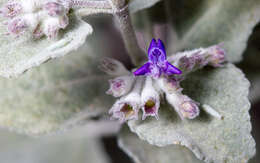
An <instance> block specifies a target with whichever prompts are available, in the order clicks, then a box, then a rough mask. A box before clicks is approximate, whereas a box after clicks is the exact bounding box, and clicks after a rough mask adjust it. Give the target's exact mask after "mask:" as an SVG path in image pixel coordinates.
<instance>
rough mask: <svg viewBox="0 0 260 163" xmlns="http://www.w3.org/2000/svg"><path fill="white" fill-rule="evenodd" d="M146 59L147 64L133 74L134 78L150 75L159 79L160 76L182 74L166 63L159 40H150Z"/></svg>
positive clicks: (162, 46) (164, 52)
mask: <svg viewBox="0 0 260 163" xmlns="http://www.w3.org/2000/svg"><path fill="white" fill-rule="evenodd" d="M148 59H149V61H148V62H146V63H145V64H144V65H143V66H142V67H140V68H139V69H137V70H136V71H135V72H134V75H135V76H140V75H150V76H152V77H153V78H159V77H160V76H161V75H162V74H165V75H173V74H181V73H182V72H181V70H179V69H178V68H176V67H174V66H173V65H172V64H170V63H169V62H168V61H167V59H166V51H165V48H164V45H163V42H162V41H161V40H160V39H158V41H156V40H155V39H152V41H151V43H150V47H149V48H148Z"/></svg>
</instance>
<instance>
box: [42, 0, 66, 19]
mask: <svg viewBox="0 0 260 163" xmlns="http://www.w3.org/2000/svg"><path fill="white" fill-rule="evenodd" d="M43 8H44V9H45V10H46V11H47V12H48V15H50V16H63V15H65V14H66V12H67V11H66V9H65V8H64V6H63V5H62V4H60V3H57V2H47V3H46V4H45V5H44V7H43Z"/></svg>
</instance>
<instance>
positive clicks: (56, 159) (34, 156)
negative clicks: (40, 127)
mask: <svg viewBox="0 0 260 163" xmlns="http://www.w3.org/2000/svg"><path fill="white" fill-rule="evenodd" d="M84 130H88V128H85V127H84V128H80V129H77V130H74V131H73V132H71V133H66V134H65V135H64V134H62V135H55V136H47V137H41V138H31V137H25V136H21V135H16V134H15V133H10V132H7V131H5V130H2V129H1V130H0V131H1V134H0V145H1V146H0V157H1V162H6V163H73V162H75V163H83V162H87V163H108V162H110V161H109V159H108V156H107V155H106V153H105V151H104V149H103V146H102V144H101V142H100V141H99V140H98V138H94V137H91V136H89V135H88V134H86V132H85V131H84ZM82 131H83V132H82ZM88 133H89V132H88ZM83 134H84V136H83ZM79 135H81V136H80V137H79Z"/></svg>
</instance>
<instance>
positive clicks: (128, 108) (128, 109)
mask: <svg viewBox="0 0 260 163" xmlns="http://www.w3.org/2000/svg"><path fill="white" fill-rule="evenodd" d="M121 112H123V113H124V114H125V118H128V117H130V116H132V115H134V113H135V111H134V109H133V107H132V106H131V105H129V104H124V106H123V107H122V109H121Z"/></svg>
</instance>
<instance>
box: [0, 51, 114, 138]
mask: <svg viewBox="0 0 260 163" xmlns="http://www.w3.org/2000/svg"><path fill="white" fill-rule="evenodd" d="M88 50H89V49H88V47H87V46H83V47H82V48H81V49H80V50H79V52H77V53H78V54H76V53H75V54H71V55H69V56H67V57H64V58H62V59H59V60H56V61H51V62H48V63H46V64H44V65H42V66H41V67H37V68H35V69H32V70H31V71H29V72H27V73H26V74H24V75H23V76H21V77H20V78H18V79H5V78H2V79H0V85H1V86H0V92H1V98H0V106H1V107H0V126H1V127H4V128H9V129H12V130H15V131H16V132H22V133H26V134H29V135H38V134H44V133H49V132H54V131H57V130H63V129H66V128H68V127H71V126H74V125H75V124H78V123H79V122H82V121H84V120H85V119H88V118H90V117H92V116H97V115H99V114H103V113H106V112H107V111H108V109H109V107H110V106H111V105H112V101H113V100H112V99H111V97H110V96H108V95H106V94H105V91H106V89H107V88H108V84H107V82H106V81H107V80H108V77H107V76H106V75H104V74H103V73H102V72H100V71H99V70H98V69H97V64H98V63H97V62H99V56H98V55H91V56H89V55H87V54H86V53H91V54H92V52H90V51H88ZM101 101H102V102H101Z"/></svg>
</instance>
